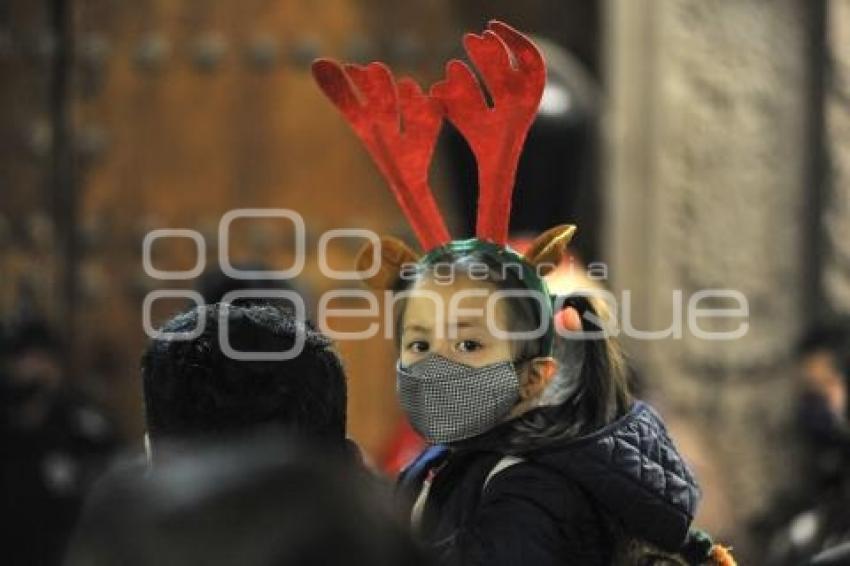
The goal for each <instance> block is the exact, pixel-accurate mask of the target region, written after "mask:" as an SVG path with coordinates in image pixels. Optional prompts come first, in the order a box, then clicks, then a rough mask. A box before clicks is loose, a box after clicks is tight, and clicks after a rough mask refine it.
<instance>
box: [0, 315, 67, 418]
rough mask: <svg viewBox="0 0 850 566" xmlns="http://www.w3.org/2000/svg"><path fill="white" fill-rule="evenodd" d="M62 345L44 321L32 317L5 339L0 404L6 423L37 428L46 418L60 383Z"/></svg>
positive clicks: (0, 379)
mask: <svg viewBox="0 0 850 566" xmlns="http://www.w3.org/2000/svg"><path fill="white" fill-rule="evenodd" d="M60 349H61V344H60V342H59V339H58V338H57V337H56V336H55V335H54V334H53V332H52V331H51V330H50V328H49V327H48V326H47V324H46V323H44V322H42V321H37V320H32V321H27V322H23V323H21V324H20V325H18V326H17V327H15V328H13V329H12V330H11V331H10V332H9V335H8V337H7V338H6V339H5V340H4V344H3V356H2V363H0V366H2V367H0V397H1V398H2V400H0V406H2V411H3V420H4V422H5V424H6V425H8V426H12V427H15V428H31V427H37V426H39V425H40V424H41V422H42V421H43V420H44V419H45V418H46V417H47V414H48V413H49V410H50V407H51V405H52V403H53V400H54V399H55V397H56V393H57V392H58V390H59V389H60V387H61V385H62V366H61V362H60Z"/></svg>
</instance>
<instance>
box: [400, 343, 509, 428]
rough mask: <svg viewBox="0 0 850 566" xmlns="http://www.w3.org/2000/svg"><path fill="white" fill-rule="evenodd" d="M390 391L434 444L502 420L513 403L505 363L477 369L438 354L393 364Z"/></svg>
mask: <svg viewBox="0 0 850 566" xmlns="http://www.w3.org/2000/svg"><path fill="white" fill-rule="evenodd" d="M396 390H397V392H398V397H399V401H400V402H401V406H402V408H403V409H404V411H405V413H407V418H408V419H410V424H411V425H413V428H414V429H416V432H418V433H419V434H421V435H422V436H423V437H424V438H425V439H426V440H428V441H429V442H432V443H435V444H442V443H447V442H457V441H458V440H464V439H466V438H472V437H474V436H477V435H479V434H481V433H483V432H486V431H488V430H490V429H491V428H493V426H495V425H497V424H499V423H500V422H502V421H503V420H504V419H505V417H506V416H507V415H508V413H509V412H510V410H511V409H512V408H513V406H514V405H516V403H517V401H518V400H519V376H518V375H517V372H516V370H515V369H514V364H513V362H511V361H504V362H498V363H495V364H490V365H487V366H483V367H473V366H468V365H466V364H461V363H458V362H454V361H452V360H450V359H448V358H445V357H443V356H440V355H439V354H430V355H429V356H428V357H426V358H424V359H422V360H419V361H418V362H416V363H413V364H410V365H409V366H407V367H403V366H402V365H401V361H399V363H398V365H397V366H396Z"/></svg>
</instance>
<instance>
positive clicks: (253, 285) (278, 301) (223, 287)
mask: <svg viewBox="0 0 850 566" xmlns="http://www.w3.org/2000/svg"><path fill="white" fill-rule="evenodd" d="M234 268H236V269H238V270H239V271H242V272H261V271H269V270H270V269H271V268H270V267H269V266H267V265H265V264H263V263H260V262H246V263H237V264H236V265H234ZM196 287H197V291H198V292H199V293H200V294H201V296H202V297H203V298H204V302H205V303H206V304H208V305H213V304H215V303H220V302H222V301H223V300H224V298H225V297H226V296H227V295H228V293H232V292H234V291H235V292H238V293H240V294H244V295H245V296H243V297H240V298H238V299H234V300H232V301H228V302H230V303H232V304H236V305H242V306H246V305H272V306H276V307H278V308H280V309H282V310H284V311H287V312H295V308H294V305H293V301H292V299H291V298H288V297H287V296H286V295H280V296H276V297H274V296H261V295H262V294H264V293H267V292H269V291H272V292H283V293H288V294H290V296H291V295H297V296H298V297H299V300H301V301H303V302H304V305H305V311H306V312H305V317H306V315H308V314H309V309H308V308H307V307H308V305H309V304H310V302H309V301H308V300H307V297H306V296H305V293H304V291H303V290H302V289H300V288H299V286H298V285H297V284H296V282H295V281H294V280H282V279H262V278H256V277H244V278H243V277H239V278H235V277H231V276H230V275H228V274H227V273H225V272H224V271H223V270H222V269H221V268H220V267H213V268H210V269H208V270H207V271H205V272H204V273H203V275H201V276H200V277H199V278H198V281H197V284H196ZM253 291H259V293H256V294H255V295H253V296H252V295H251V293H252V292H253Z"/></svg>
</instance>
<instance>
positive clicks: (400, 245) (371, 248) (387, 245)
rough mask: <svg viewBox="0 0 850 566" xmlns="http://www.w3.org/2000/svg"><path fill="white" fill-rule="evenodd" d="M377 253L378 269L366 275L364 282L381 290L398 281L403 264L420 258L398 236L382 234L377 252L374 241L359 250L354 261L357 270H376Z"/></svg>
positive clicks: (390, 287)
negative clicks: (372, 273)
mask: <svg viewBox="0 0 850 566" xmlns="http://www.w3.org/2000/svg"><path fill="white" fill-rule="evenodd" d="M376 255H377V261H378V271H377V273H375V274H374V275H372V276H371V277H364V278H363V282H364V283H365V284H366V285H368V286H369V287H371V288H372V289H375V290H379V291H383V290H385V289H392V288H393V286H395V284H396V282H397V281H398V278H399V273H400V271H401V268H402V266H403V265H405V264H408V263H416V261H418V259H419V256H418V255H417V254H416V252H414V251H413V250H412V249H410V248H409V247H408V246H407V244H405V243H404V242H402V241H401V240H399V239H398V238H394V237H392V236H382V237H381V239H380V249H379V250H377V254H376V251H375V245H374V244H373V243H372V242H366V244H365V245H364V246H363V247H362V248H360V251H359V252H357V259H356V260H355V261H354V265H355V268H356V269H357V271H361V272H367V271H372V270H374V261H375V258H376Z"/></svg>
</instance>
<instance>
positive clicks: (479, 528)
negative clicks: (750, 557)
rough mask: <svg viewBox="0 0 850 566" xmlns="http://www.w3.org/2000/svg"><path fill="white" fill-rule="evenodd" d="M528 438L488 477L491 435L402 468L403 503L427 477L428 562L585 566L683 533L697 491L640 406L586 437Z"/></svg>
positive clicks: (670, 544)
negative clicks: (634, 544) (627, 544)
mask: <svg viewBox="0 0 850 566" xmlns="http://www.w3.org/2000/svg"><path fill="white" fill-rule="evenodd" d="M511 426H512V425H511V423H506V425H503V427H508V428H510V427H511ZM494 434H495V436H496V437H500V435H501V437H504V431H502V432H501V433H500V432H499V431H495V432H494ZM514 440H515V439H514ZM514 444H516V443H514ZM530 444H531V445H532V447H533V449H531V450H530V451H528V452H524V453H519V454H517V456H519V457H520V458H521V460H520V461H519V462H518V463H514V464H513V465H510V466H509V467H506V468H504V469H502V470H501V471H499V472H498V473H496V474H494V475H491V472H492V471H493V469H494V467H495V466H496V465H497V463H499V462H500V461H502V459H503V456H504V452H505V451H504V450H499V449H498V445H499V443H498V442H497V443H495V445H488V443H487V442H484V443H477V444H476V443H473V444H472V445H470V446H465V447H463V448H452V449H449V448H447V447H444V446H434V447H431V448H429V449H427V450H426V451H425V452H423V453H422V454H421V455H420V456H419V457H418V458H417V459H416V460H415V461H414V462H413V464H412V465H411V466H410V467H408V468H407V469H406V470H405V471H404V472H403V473H402V475H401V476H400V479H399V491H400V494H402V496H403V497H404V498H406V500H407V502H408V504H409V505H411V506H412V503H413V501H414V500H415V498H416V497H417V495H418V494H419V493H420V491H421V488H422V486H423V482H425V481H426V479H428V480H429V483H430V487H429V492H428V496H427V500H426V502H425V505H424V507H423V511H422V514H421V522H420V524H419V526H418V530H419V534H420V535H421V538H422V540H423V542H424V543H425V545H426V546H427V547H428V548H429V549H430V550H431V551H432V552H433V554H434V556H435V558H436V560H437V563H439V564H441V565H461V564H462V565H478V564H480V565H487V566H500V565H506V566H507V565H512V566H513V565H520V564H533V565H537V566H547V565H550V564H551V565H555V564H557V565H561V566H563V565H567V564H573V565H581V566H594V565H597V564H600V565H601V564H611V563H612V561H616V559H615V554H617V553H618V552H619V551H618V550H617V548H619V547H622V546H624V542H623V541H627V540H632V539H634V538H638V539H641V540H642V541H646V542H648V543H651V544H652V545H655V546H657V547H660V548H661V549H666V550H669V551H675V550H677V549H679V547H680V546H681V545H682V544H683V542H684V541H685V539H686V537H687V534H688V529H689V527H690V523H691V520H692V519H693V515H694V512H695V510H696V506H697V502H698V499H699V489H698V487H697V484H696V482H695V480H694V478H693V475H692V474H691V472H690V470H689V469H688V467H687V465H686V464H685V462H684V460H683V459H682V457H681V456H680V455H679V453H678V452H677V450H676V448H675V447H674V446H673V443H672V442H671V440H670V438H669V437H668V435H667V431H666V429H665V426H664V424H663V422H662V421H661V418H660V417H659V416H658V414H657V413H656V412H655V411H654V410H653V409H652V408H651V407H649V405H646V404H645V403H642V402H636V403H635V404H634V405H633V406H632V408H631V410H630V411H629V412H628V414H626V415H625V416H624V417H622V418H620V419H619V420H617V421H615V422H613V423H612V424H610V425H608V426H607V427H605V428H603V429H600V430H598V431H597V432H595V433H593V434H591V435H588V436H584V437H581V438H578V439H575V438H574V439H572V440H564V441H553V442H549V443H544V444H543V445H542V446H541V445H540V443H536V445H535V443H533V442H532V443H530ZM514 462H516V460H514ZM488 476H490V477H489V479H488ZM485 483H486V485H485ZM671 563H672V562H671Z"/></svg>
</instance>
